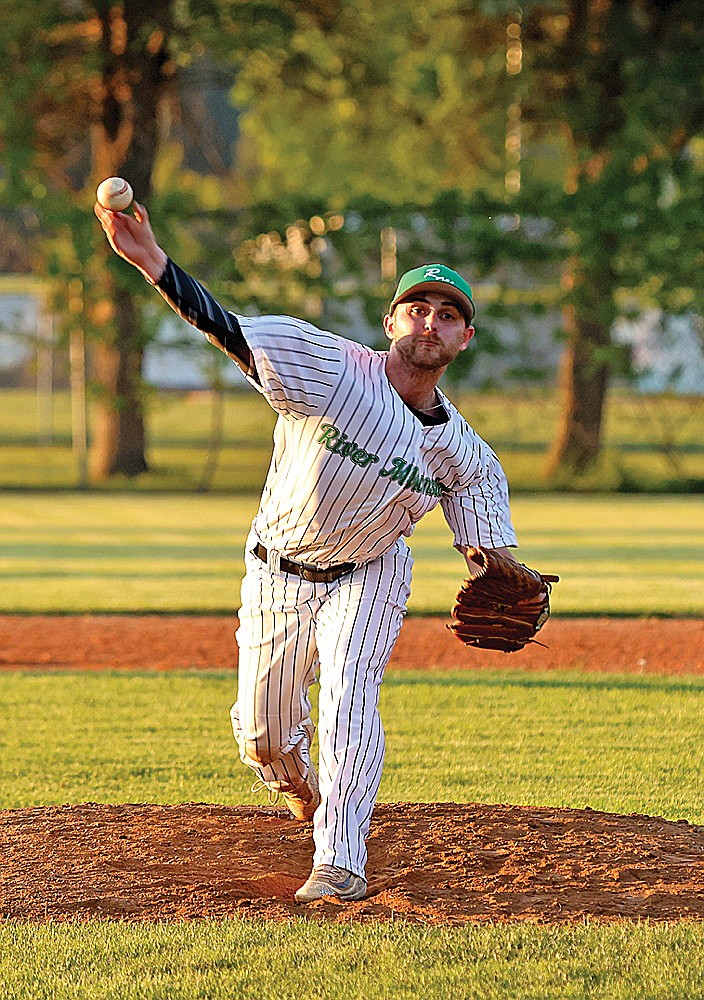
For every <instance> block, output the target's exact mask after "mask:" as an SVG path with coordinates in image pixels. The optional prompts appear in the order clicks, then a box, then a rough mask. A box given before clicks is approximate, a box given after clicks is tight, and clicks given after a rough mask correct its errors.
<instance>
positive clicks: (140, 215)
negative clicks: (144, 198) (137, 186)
mask: <svg viewBox="0 0 704 1000" xmlns="http://www.w3.org/2000/svg"><path fill="white" fill-rule="evenodd" d="M132 211H133V212H134V217H135V219H136V220H137V222H140V223H145V222H146V223H147V224H149V212H148V211H147V210H146V208H145V207H144V205H141V204H140V203H139V202H138V201H133V202H132Z"/></svg>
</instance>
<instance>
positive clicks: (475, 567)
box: [455, 545, 518, 576]
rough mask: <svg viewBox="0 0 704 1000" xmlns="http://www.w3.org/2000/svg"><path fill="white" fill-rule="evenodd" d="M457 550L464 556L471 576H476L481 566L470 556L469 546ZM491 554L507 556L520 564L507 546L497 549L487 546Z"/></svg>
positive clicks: (461, 546)
mask: <svg viewBox="0 0 704 1000" xmlns="http://www.w3.org/2000/svg"><path fill="white" fill-rule="evenodd" d="M455 548H456V549H457V550H458V552H461V553H462V555H463V556H464V561H465V562H466V563H467V569H468V570H469V575H470V576H476V575H477V573H478V572H479V570H480V569H481V566H480V565H479V563H476V562H474V561H473V560H472V559H471V557H470V555H469V547H468V546H467V545H456V546H455ZM485 548H487V550H488V551H489V552H498V553H499V555H502V556H505V557H506V558H507V559H512V560H513V561H514V562H518V560H517V559H516V557H515V555H514V553H513V551H512V550H511V549H509V548H507V546H505V545H499V546H497V547H496V548H491V549H490V548H488V546H485Z"/></svg>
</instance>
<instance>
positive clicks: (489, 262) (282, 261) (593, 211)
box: [0, 0, 704, 487]
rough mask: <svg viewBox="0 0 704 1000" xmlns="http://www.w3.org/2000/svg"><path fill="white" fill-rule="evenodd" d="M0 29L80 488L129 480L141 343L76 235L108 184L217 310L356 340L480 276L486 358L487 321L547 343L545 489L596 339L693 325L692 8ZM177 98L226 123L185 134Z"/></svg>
mask: <svg viewBox="0 0 704 1000" xmlns="http://www.w3.org/2000/svg"><path fill="white" fill-rule="evenodd" d="M2 7H5V8H6V10H5V11H4V14H3V21H2V24H3V27H1V28H0V39H2V42H3V44H2V46H0V51H1V52H2V53H3V54H2V55H0V60H1V61H2V67H3V78H4V79H5V78H6V79H7V81H8V85H7V86H6V88H5V91H4V93H3V94H2V95H1V96H0V135H1V137H2V143H3V160H4V166H5V170H4V178H3V180H4V189H3V190H4V199H5V203H6V204H8V205H12V206H14V210H15V212H16V213H17V214H16V215H15V217H14V218H15V220H16V223H17V225H19V226H23V227H24V234H25V237H26V239H27V241H28V242H29V243H31V245H32V248H33V255H34V256H33V266H34V268H35V269H36V270H37V271H38V272H42V273H47V272H48V273H51V274H54V275H56V276H57V278H58V279H59V284H58V288H59V289H61V290H62V294H63V297H64V298H65V299H66V300H67V301H68V300H69V299H70V302H71V303H73V305H72V306H71V308H72V309H73V312H71V311H70V309H69V308H66V309H65V310H64V313H65V315H66V316H67V322H68V323H69V325H70V324H71V323H73V324H75V323H76V322H77V317H80V320H81V322H82V323H83V325H84V327H85V329H86V331H87V336H88V337H89V340H90V342H91V344H92V348H91V355H92V362H91V364H92V373H93V378H94V383H95V386H96V404H97V416H96V419H95V422H94V426H93V428H92V431H93V433H92V462H91V466H92V476H93V478H95V479H96V480H97V479H101V478H104V477H106V476H110V475H112V474H114V473H116V472H123V473H127V474H129V475H135V474H138V473H139V472H140V471H141V470H142V469H143V468H145V467H146V454H145V431H144V407H143V399H144V397H143V393H142V389H141V381H140V372H141V365H142V356H143V348H144V344H145V342H146V340H147V339H148V338H149V337H150V336H152V335H153V332H154V327H155V323H154V320H153V312H150V310H149V309H148V308H145V306H144V303H145V302H146V301H147V299H146V298H145V296H149V295H151V296H152V297H153V294H154V293H153V292H150V291H149V290H148V289H144V288H143V283H142V282H141V279H138V278H137V277H136V275H135V274H133V273H132V271H131V269H129V268H127V267H125V266H124V265H123V264H122V262H120V261H119V260H117V259H116V258H114V257H113V256H112V255H111V254H110V253H109V252H108V251H107V249H106V247H105V245H104V241H103V240H102V235H101V234H100V233H99V232H97V231H96V224H95V222H94V220H93V218H92V215H91V214H90V207H91V205H92V201H93V192H94V189H95V184H96V183H97V181H98V180H100V179H101V178H102V177H103V176H107V175H108V174H123V175H125V176H127V177H128V179H129V180H130V181H131V183H132V184H133V186H134V188H135V191H136V193H137V197H138V199H139V200H141V201H144V202H147V203H148V205H149V207H150V208H151V210H152V216H153V217H154V218H155V220H156V222H155V225H156V228H157V232H158V235H159V236H160V237H161V238H162V240H163V242H164V245H165V246H166V248H167V250H169V251H170V252H171V253H172V254H173V255H174V256H175V257H178V259H179V260H180V261H181V262H182V263H185V264H186V266H192V267H193V269H194V270H195V273H196V274H198V276H200V277H203V278H205V279H207V280H208V281H209V282H210V284H211V287H213V288H214V290H216V291H217V292H218V293H220V294H222V295H223V297H224V298H226V301H227V302H228V304H232V305H233V306H235V307H237V308H243V307H244V308H257V309H263V310H267V311H272V310H273V311H290V312H295V313H297V314H299V315H305V316H307V317H308V318H311V319H314V320H315V321H317V322H321V323H330V324H333V323H334V322H340V321H341V322H342V323H343V326H344V323H345V321H346V322H347V323H348V324H349V323H351V324H352V326H353V327H354V322H355V319H354V317H355V316H357V313H355V312H350V307H351V305H353V304H356V308H359V309H361V310H362V314H363V315H364V317H365V318H366V320H367V322H368V323H369V324H370V326H371V327H374V326H375V325H376V326H378V320H379V319H380V316H381V313H382V311H383V306H384V303H385V302H386V301H388V296H389V293H390V291H391V290H392V287H393V284H394V280H395V278H396V276H397V273H399V272H400V271H402V270H403V269H405V268H406V267H409V266H413V265H414V264H417V263H420V262H422V261H425V260H428V259H430V258H433V259H438V258H441V259H444V260H447V262H448V263H450V264H452V265H454V266H457V267H459V268H461V269H462V270H464V271H465V272H466V273H468V274H469V275H470V276H471V277H472V279H473V284H475V287H476V293H477V300H478V303H479V319H478V327H479V336H478V338H477V343H478V349H479V350H485V351H486V350H489V351H491V350H500V348H501V338H500V336H499V333H500V329H501V325H502V323H505V321H506V318H507V317H508V318H510V320H511V322H512V323H514V324H521V323H526V322H527V317H528V316H529V315H531V314H532V316H533V319H532V322H537V323H541V322H542V323H544V324H552V325H553V326H554V327H555V334H556V338H557V343H556V346H555V353H556V354H557V353H558V352H559V353H561V355H562V367H561V374H560V379H561V388H560V391H561V420H560V424H559V430H558V433H557V435H556V437H555V440H554V441H553V444H552V448H551V451H550V456H549V462H548V466H547V468H546V469H545V470H544V472H545V475H547V476H548V477H549V478H550V480H551V481H552V482H554V483H555V484H556V485H560V486H566V487H573V486H577V485H580V484H584V483H587V482H588V481H589V479H590V476H592V475H593V473H594V470H595V468H596V467H597V466H598V462H599V457H600V452H601V448H602V429H603V421H604V412H605V405H606V399H607V390H608V387H609V385H610V383H611V380H612V379H613V377H614V375H615V374H618V373H621V372H623V371H624V366H625V365H627V360H628V359H627V356H626V353H625V351H624V348H623V345H622V344H620V343H618V342H617V341H616V339H615V337H614V330H615V326H616V323H617V320H618V319H619V318H620V317H633V316H638V315H640V314H642V313H643V312H644V311H645V310H648V309H653V308H655V309H659V310H662V311H663V312H664V313H667V314H676V313H684V312H688V313H692V314H696V315H700V314H701V311H702V266H701V265H702V246H703V245H704V243H703V240H702V238H703V237H704V199H703V198H702V195H703V194H704V190H702V184H703V180H704V130H703V118H704V88H703V87H702V82H703V77H704V37H703V35H704V29H702V26H701V18H700V16H699V14H700V12H699V10H698V7H699V5H698V4H696V3H694V0H678V2H669V0H600V2H599V3H597V2H596V0H569V2H568V0H556V2H555V3H554V4H551V5H546V4H539V3H532V2H526V3H524V4H523V5H522V6H521V7H520V8H519V7H516V6H514V5H512V4H503V3H501V2H498V0H491V2H484V3H479V2H469V3H468V2H461V0H427V2H426V3H424V4H421V5H419V4H417V3H415V2H411V0H394V2H393V3H386V2H384V0H377V2H371V0H344V2H343V0H329V2H326V0H316V2H310V3H295V2H293V0H272V2H269V3H246V2H235V0H202V2H201V0H199V2H195V0H193V2H191V3H182V2H176V0H155V2H153V3H152V4H150V5H149V7H148V8H146V7H145V6H144V5H143V4H137V3H135V2H133V0H132V2H130V0H124V2H122V3H118V4H105V5H103V4H100V3H97V2H92V3H91V2H83V0H73V2H69V0H65V2H63V3H52V2H49V0H39V2H37V3H36V4H34V5H33V7H32V10H31V12H30V11H29V10H27V11H26V12H24V11H22V10H17V9H15V8H14V7H12V8H10V5H9V4H8V3H7V0H2ZM188 86H190V87H191V90H190V93H193V90H194V88H195V89H199V92H200V94H201V96H203V95H205V94H206V91H208V88H210V90H211V91H212V92H214V93H216V94H219V95H220V97H222V95H223V94H225V93H226V92H228V91H231V97H232V101H233V103H232V105H231V109H230V110H229V111H228V110H227V109H226V108H224V107H221V109H220V113H219V114H216V115H212V114H199V113H198V111H196V112H195V113H194V110H193V109H194V107H195V105H192V104H191V105H189V103H188V101H187V100H184V95H185V94H186V93H187V88H188ZM206 104H207V102H206V101H202V102H201V106H202V107H203V108H205V107H206ZM66 289H69V291H70V295H66V294H65V292H66ZM65 304H66V303H65ZM350 332H352V333H354V330H351V331H350ZM469 355H470V352H467V360H468V361H470V362H471V358H470V356H469ZM523 367H524V369H525V368H526V364H525V362H524V364H523Z"/></svg>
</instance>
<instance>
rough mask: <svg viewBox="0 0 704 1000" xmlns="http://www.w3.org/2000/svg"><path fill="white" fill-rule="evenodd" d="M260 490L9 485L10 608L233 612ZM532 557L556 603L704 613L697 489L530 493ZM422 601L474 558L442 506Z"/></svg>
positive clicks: (444, 599)
mask: <svg viewBox="0 0 704 1000" xmlns="http://www.w3.org/2000/svg"><path fill="white" fill-rule="evenodd" d="M255 510H256V501H255V500H254V498H252V497H225V496H213V495H197V494H195V495H194V494H191V495H178V494H167V495H158V494H157V495H152V494H149V495H137V494H134V493H131V494H124V493H117V494H114V493H111V494H94V493H87V494H84V493H17V492H0V551H2V553H3V559H2V561H1V562H0V611H5V612H60V613H63V612H66V613H68V612H86V611H102V612H116V611H157V612H169V611H171V612H176V611H178V612H183V611H194V612H199V613H205V612H217V611H226V612H231V611H232V609H233V608H234V607H236V606H237V603H238V599H239V583H240V578H241V574H242V571H243V564H242V551H243V545H244V540H245V538H246V534H247V531H248V528H249V524H250V522H251V519H252V517H253V515H254V513H255ZM513 512H514V520H515V523H516V529H517V531H518V535H519V540H520V541H521V547H520V555H521V558H522V559H523V560H524V561H525V562H527V563H528V564H529V565H534V566H537V567H538V568H540V569H542V570H544V571H545V572H555V573H558V574H559V575H560V577H561V582H560V583H559V584H558V585H557V586H556V587H555V589H554V592H553V595H554V599H553V606H554V611H555V614H557V615H581V614H588V615H592V614H626V615H639V614H641V615H642V614H645V615H653V614H656V615H657V614H664V615H693V616H699V615H701V614H702V610H703V606H704V602H703V601H702V594H703V593H704V513H703V506H702V502H701V499H700V498H699V497H696V496H687V495H675V496H662V495H656V496H645V495H637V496H623V495H617V496H593V495H587V496H578V497H576V496H570V495H563V494H558V495H533V496H525V495H519V496H516V497H514V500H513ZM410 541H411V546H412V549H413V553H414V558H415V560H416V567H415V572H414V584H413V593H412V597H411V602H410V605H409V606H410V610H411V612H412V613H436V614H437V613H441V614H444V613H446V611H447V608H448V607H449V606H450V603H451V600H452V598H453V595H454V593H455V590H456V588H457V583H458V580H459V579H460V578H461V576H462V574H463V571H464V561H463V559H462V557H461V556H460V555H459V554H458V553H457V552H455V551H454V550H453V549H452V539H451V535H450V532H449V529H448V527H447V525H446V524H445V521H444V520H443V517H442V514H441V512H440V511H439V509H436V510H435V511H434V512H433V513H432V514H431V515H429V516H428V517H426V518H425V519H424V520H423V521H422V522H421V524H420V525H419V527H418V528H417V529H416V532H415V533H414V535H413V536H412V538H411V540H410Z"/></svg>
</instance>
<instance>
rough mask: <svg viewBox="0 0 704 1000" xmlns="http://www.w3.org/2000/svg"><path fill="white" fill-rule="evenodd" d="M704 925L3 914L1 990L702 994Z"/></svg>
mask: <svg viewBox="0 0 704 1000" xmlns="http://www.w3.org/2000/svg"><path fill="white" fill-rule="evenodd" d="M703 970H704V927H703V926H702V925H701V924H680V925H676V926H673V927H668V926H662V925H661V926H648V925H647V924H620V925H614V926H598V925H581V926H576V927H549V928H539V927H531V926H526V925H522V926H516V925H508V926H489V927H477V926H475V927H466V928H461V929H460V928H449V927H444V928H442V927H433V928H430V927H419V926H409V925H407V924H404V923H393V922H392V923H387V924H376V925H375V924H365V925H364V926H360V925H337V926H335V925H333V926H326V927H324V928H321V927H319V926H318V925H316V924H314V923H311V922H309V921H305V920H298V921H295V922H293V923H291V924H270V923H264V922H262V921H243V920H231V921H220V920H218V921H209V922H207V923H201V924H181V925H175V926H173V925H172V926H169V925H164V924H156V925H152V926H145V927H134V926H129V925H119V924H101V923H92V924H81V925H80V926H78V925H75V926H71V925H69V926H58V925H50V926H39V927H37V926H23V925H17V924H9V925H6V926H4V927H2V926H0V979H1V980H2V982H3V983H4V986H3V987H2V990H3V992H2V994H1V995H2V997H3V998H7V1000H10V998H18V1000H19V998H23V1000H24V998H30V997H31V998H32V1000H105V998H110V1000H157V998H158V1000H193V998H196V997H202V998H207V1000H233V998H237V1000H271V998H273V997H276V998H277V1000H300V998H312V1000H332V998H336V1000H388V998H416V997H418V996H423V997H427V998H433V1000H463V998H474V1000H549V998H560V1000H569V998H586V997H588V998H591V1000H598V998H602V1000H634V998H635V997H638V998H643V1000H695V998H696V997H701V996H704V971H703Z"/></svg>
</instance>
